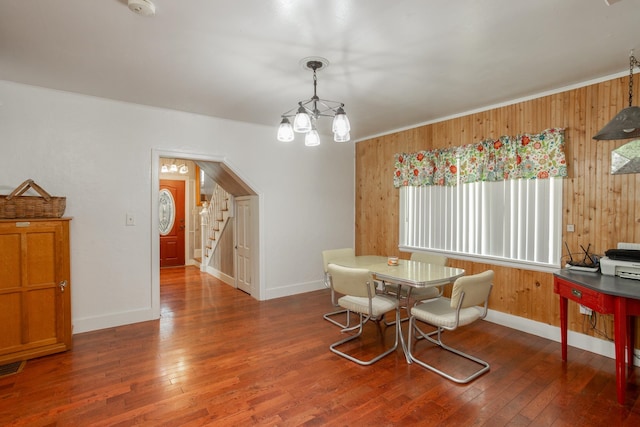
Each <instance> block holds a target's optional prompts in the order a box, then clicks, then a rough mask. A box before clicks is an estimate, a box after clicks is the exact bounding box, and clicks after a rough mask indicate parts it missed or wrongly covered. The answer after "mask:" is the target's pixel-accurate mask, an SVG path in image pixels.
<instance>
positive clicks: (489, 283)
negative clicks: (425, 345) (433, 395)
mask: <svg viewBox="0 0 640 427" xmlns="http://www.w3.org/2000/svg"><path fill="white" fill-rule="evenodd" d="M493 276H494V274H493V271H492V270H487V271H484V272H482V273H478V274H475V275H471V276H463V277H460V278H458V279H456V281H455V282H454V284H453V289H452V291H451V298H445V297H441V298H436V299H432V300H428V301H423V302H421V303H420V304H417V305H416V306H414V307H412V308H411V316H410V318H409V337H408V341H409V343H408V349H407V353H408V355H409V358H410V359H411V360H412V361H413V362H416V363H417V364H419V365H421V366H423V367H425V368H427V369H429V370H431V371H433V372H436V373H437V374H439V375H442V376H443V377H445V378H447V379H449V380H451V381H454V382H456V383H460V384H465V383H468V382H470V381H471V380H473V379H475V378H477V377H479V376H480V375H482V374H484V373H485V372H487V371H488V370H489V364H488V363H487V362H485V361H483V360H481V359H478V358H477V357H474V356H471V355H469V354H467V353H464V352H462V351H460V350H456V349H454V348H452V347H449V346H447V345H445V344H443V343H442V332H443V331H445V330H446V331H453V330H455V329H458V328H459V327H462V326H466V325H469V324H471V323H473V322H475V321H476V320H480V319H484V318H485V316H486V315H487V305H488V303H489V295H490V294H491V288H492V287H493ZM418 322H424V323H426V324H429V325H432V326H434V327H436V330H435V331H431V332H429V333H425V332H423V331H422V330H421V329H420V328H419V327H418ZM414 333H415V334H416V342H415V343H414V342H413V341H414V340H413V339H412V338H413V334H414ZM434 335H436V336H437V338H433V336H434ZM418 338H424V339H423V340H421V341H429V342H431V343H433V344H435V345H437V346H439V347H441V348H442V349H444V350H447V351H449V352H451V353H454V354H457V355H459V356H462V357H464V358H466V359H468V360H471V361H473V362H475V363H477V364H478V365H480V366H481V368H480V369H479V370H476V371H475V372H474V373H473V374H471V375H469V376H467V377H464V378H458V377H454V376H453V375H451V374H448V373H446V372H444V371H442V370H440V369H438V368H436V367H434V366H433V365H430V364H428V363H426V362H425V361H424V360H420V359H418V358H417V357H416V356H415V354H414V353H413V349H412V347H415V345H416V344H417V342H418V340H417V339H418Z"/></svg>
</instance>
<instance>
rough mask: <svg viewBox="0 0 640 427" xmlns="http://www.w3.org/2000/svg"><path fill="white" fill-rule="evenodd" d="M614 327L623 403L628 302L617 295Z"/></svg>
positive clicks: (618, 376)
mask: <svg viewBox="0 0 640 427" xmlns="http://www.w3.org/2000/svg"><path fill="white" fill-rule="evenodd" d="M613 329H614V346H615V354H616V389H617V392H618V403H619V404H621V405H623V404H624V395H625V387H626V377H625V356H626V354H625V347H626V344H627V304H626V300H625V298H621V297H616V299H615V307H614V313H613Z"/></svg>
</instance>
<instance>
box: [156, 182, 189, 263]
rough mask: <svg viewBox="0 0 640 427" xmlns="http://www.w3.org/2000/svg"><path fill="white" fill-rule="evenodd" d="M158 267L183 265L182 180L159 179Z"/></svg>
mask: <svg viewBox="0 0 640 427" xmlns="http://www.w3.org/2000/svg"><path fill="white" fill-rule="evenodd" d="M158 213H159V226H160V227H159V228H160V230H159V231H160V267H176V266H180V265H184V260H185V257H184V230H185V216H184V181H173V180H167V179H161V180H160V196H159V198H158Z"/></svg>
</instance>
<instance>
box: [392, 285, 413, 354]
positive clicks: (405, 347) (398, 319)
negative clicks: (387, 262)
mask: <svg viewBox="0 0 640 427" xmlns="http://www.w3.org/2000/svg"><path fill="white" fill-rule="evenodd" d="M401 295H402V285H401V284H399V283H398V316H396V317H397V321H396V328H398V329H397V332H396V333H397V334H398V336H399V338H400V345H401V346H402V352H403V353H404V358H405V359H407V363H408V364H411V358H409V350H407V343H406V342H405V340H404V334H403V333H402V321H401V320H400V319H401V318H402V314H401V313H400V302H401V301H402V297H401ZM407 310H409V308H408V307H407ZM409 315H411V313H409ZM409 327H411V325H409Z"/></svg>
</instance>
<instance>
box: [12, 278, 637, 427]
mask: <svg viewBox="0 0 640 427" xmlns="http://www.w3.org/2000/svg"><path fill="white" fill-rule="evenodd" d="M161 282H162V286H161V304H162V317H161V319H160V320H159V321H151V322H145V323H139V324H134V325H128V326H122V327H117V328H110V329H105V330H100V331H94V332H89V333H83V334H78V335H76V336H75V337H74V349H73V350H72V351H69V352H66V353H63V354H57V355H53V356H47V357H43V358H40V359H35V360H30V361H28V362H27V364H26V366H25V368H24V370H23V371H22V372H21V373H19V374H16V375H12V376H9V377H5V378H0V425H21V426H27V425H28V426H130V425H149V426H202V425H235V426H244V425H278V426H290V425H309V426H311V425H313V426H319V425H340V426H342V425H350V426H351V425H353V426H360V425H376V426H391V425H417V424H420V425H434V426H435V425H455V426H464V425H478V426H480V425H486V426H500V425H522V426H526V425H535V426H551V425H553V426H563V425H571V426H603V425H606V426H617V425H628V426H632V425H634V426H637V425H640V401H639V399H638V397H639V395H640V392H639V388H638V384H639V383H638V380H637V378H635V377H633V378H632V379H631V380H630V383H629V384H628V386H627V401H626V404H625V405H623V406H621V405H618V404H617V402H616V393H615V371H614V361H613V360H612V359H609V358H606V357H602V356H598V355H595V354H593V353H589V352H585V351H582V350H577V349H574V348H571V347H570V348H569V362H568V363H566V364H563V363H562V361H561V358H560V344H559V343H556V342H552V341H548V340H545V339H542V338H538V337H535V336H532V335H528V334H525V333H522V332H518V331H515V330H512V329H509V328H506V327H502V326H500V325H495V324H491V323H489V322H476V324H475V325H472V326H470V327H468V328H467V329H466V330H460V331H456V332H452V333H447V334H446V335H445V336H444V337H445V339H446V342H448V343H449V344H451V345H453V346H458V347H459V348H462V349H468V351H469V352H471V353H473V354H474V355H477V356H479V357H481V358H483V359H485V360H487V361H489V363H491V371H490V372H489V373H487V374H485V375H484V376H482V377H480V378H479V379H477V380H476V381H474V382H472V383H471V384H469V385H466V386H460V385H457V384H454V383H451V382H449V381H447V380H444V379H442V378H441V377H439V376H438V375H436V374H434V373H432V372H430V371H427V370H425V369H423V368H421V367H419V366H417V365H407V363H406V362H405V360H404V357H403V355H402V353H401V351H400V350H398V351H397V352H396V353H395V354H392V355H391V356H388V357H386V358H384V359H382V360H381V361H380V362H378V363H376V364H374V365H373V366H370V367H362V366H359V365H356V364H355V363H353V362H350V361H348V360H346V359H343V358H341V357H338V356H336V355H334V354H333V353H331V352H330V351H329V349H328V347H329V344H331V343H332V342H334V341H337V340H338V339H339V338H340V335H341V334H340V332H339V329H338V328H337V327H336V326H333V325H331V324H330V323H329V322H327V321H325V320H323V319H322V314H323V313H325V312H327V311H331V310H332V307H331V304H330V302H329V293H328V291H327V290H322V291H317V292H312V293H308V294H303V295H296V296H292V297H286V298H279V299H275V300H270V301H264V302H258V301H256V300H254V299H253V298H251V297H250V296H248V295H246V294H244V293H242V292H241V291H237V290H235V289H232V288H231V287H229V286H228V285H225V284H223V283H221V282H219V281H218V280H216V279H214V278H212V277H210V276H208V275H204V274H201V273H200V272H199V270H198V269H196V268H195V267H186V268H172V269H165V270H162V272H161ZM366 329H367V333H366V336H365V338H364V340H363V341H364V342H366V343H368V344H364V345H362V346H358V347H359V348H357V349H356V348H354V349H353V350H354V351H356V350H357V351H362V352H366V351H367V350H371V349H372V347H375V346H376V345H377V344H376V343H378V342H379V341H378V340H377V334H378V332H377V330H376V328H375V326H373V325H367V328H366ZM392 332H393V331H392V328H386V329H385V330H384V334H385V338H386V339H387V341H388V340H389V339H391V333H392ZM420 344H421V345H422V346H421V347H419V348H421V349H422V350H421V351H424V353H423V354H427V353H428V354H427V355H428V357H430V358H431V360H437V361H438V363H443V364H446V363H455V364H456V365H459V363H458V362H457V361H453V362H452V361H451V357H445V358H441V357H439V354H441V353H440V351H439V350H438V349H429V348H428V346H427V345H426V344H424V343H420ZM636 374H637V371H636Z"/></svg>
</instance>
